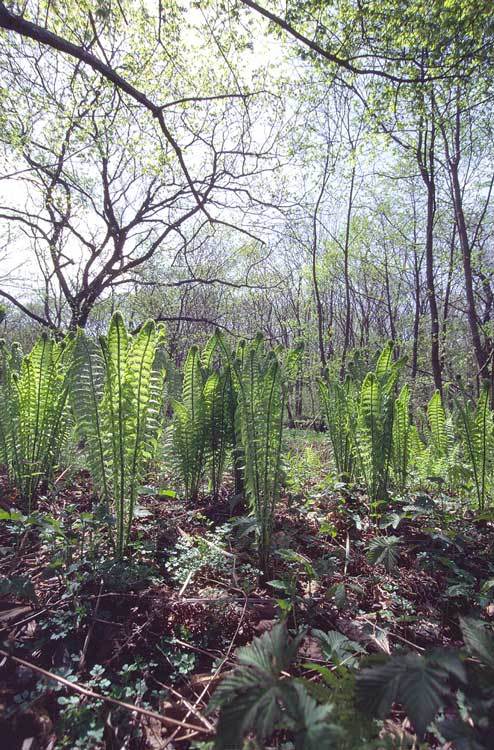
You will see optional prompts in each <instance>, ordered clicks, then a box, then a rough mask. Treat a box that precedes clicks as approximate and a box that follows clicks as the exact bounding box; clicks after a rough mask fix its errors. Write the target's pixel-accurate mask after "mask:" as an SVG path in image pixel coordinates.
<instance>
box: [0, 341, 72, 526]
mask: <svg viewBox="0 0 494 750" xmlns="http://www.w3.org/2000/svg"><path fill="white" fill-rule="evenodd" d="M72 347H73V339H72V338H71V337H68V338H67V339H65V340H64V341H62V342H60V343H57V342H55V341H53V340H52V339H50V338H49V337H48V336H47V335H43V336H42V337H41V338H40V339H39V340H38V341H37V342H36V343H35V345H34V346H33V348H32V350H31V352H30V353H29V354H27V355H26V356H25V357H23V356H22V353H21V350H20V348H19V346H18V345H17V344H13V345H12V346H11V347H10V349H9V347H7V345H6V344H5V342H4V341H2V342H0V462H2V463H4V464H5V465H6V466H7V470H8V472H9V477H10V480H11V482H12V483H13V485H14V486H15V487H16V489H17V490H18V492H19V494H20V497H21V500H22V503H23V505H24V507H25V508H26V509H27V510H28V511H30V510H31V509H32V508H33V506H34V503H35V499H36V495H37V493H38V491H39V490H40V488H41V487H42V486H43V485H44V484H45V483H46V482H47V481H49V480H50V479H51V478H52V477H53V474H54V470H55V468H56V466H57V463H58V460H59V458H60V453H61V450H62V448H63V446H64V444H65V440H66V437H67V431H68V425H69V414H68V409H67V393H68V369H69V363H70V356H71V350H72Z"/></svg>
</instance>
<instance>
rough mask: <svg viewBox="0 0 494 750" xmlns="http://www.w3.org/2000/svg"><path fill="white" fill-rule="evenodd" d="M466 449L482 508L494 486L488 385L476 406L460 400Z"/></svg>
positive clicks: (493, 417) (493, 426) (493, 431)
mask: <svg viewBox="0 0 494 750" xmlns="http://www.w3.org/2000/svg"><path fill="white" fill-rule="evenodd" d="M457 407H458V412H459V415H460V420H459V421H460V431H461V436H462V439H463V445H464V452H465V455H466V457H467V459H468V461H469V464H470V471H471V475H472V479H473V486H474V489H475V494H476V496H477V504H478V508H479V510H484V508H485V504H486V501H487V500H488V499H490V498H491V497H492V492H493V489H494V481H493V475H494V415H493V412H492V410H491V409H490V407H489V389H488V387H487V386H484V387H483V388H482V390H481V392H480V396H479V399H478V402H477V405H476V407H474V406H473V405H472V404H471V403H467V404H465V405H463V404H461V403H460V402H458V403H457Z"/></svg>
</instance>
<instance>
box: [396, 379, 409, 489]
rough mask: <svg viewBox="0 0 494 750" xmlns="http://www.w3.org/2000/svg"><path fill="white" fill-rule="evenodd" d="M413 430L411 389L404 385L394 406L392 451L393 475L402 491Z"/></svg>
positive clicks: (406, 475)
mask: <svg viewBox="0 0 494 750" xmlns="http://www.w3.org/2000/svg"><path fill="white" fill-rule="evenodd" d="M411 430H412V425H411V421H410V388H409V386H408V385H404V386H403V388H402V389H401V391H400V394H399V396H398V398H397V399H396V400H395V404H394V413H393V441H392V449H391V454H392V462H393V474H394V477H395V481H396V484H397V485H398V487H399V488H400V490H404V489H405V487H406V485H407V479H408V472H409V463H410V449H411V442H412V438H411Z"/></svg>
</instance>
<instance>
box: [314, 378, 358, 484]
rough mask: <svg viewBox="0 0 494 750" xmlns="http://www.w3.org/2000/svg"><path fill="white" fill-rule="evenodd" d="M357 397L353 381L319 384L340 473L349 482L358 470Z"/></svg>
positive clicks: (329, 380) (329, 381) (331, 380)
mask: <svg viewBox="0 0 494 750" xmlns="http://www.w3.org/2000/svg"><path fill="white" fill-rule="evenodd" d="M354 395H355V394H354V390H353V382H352V381H351V379H350V378H347V379H346V380H345V383H340V382H338V381H337V380H336V379H329V378H328V379H327V380H320V381H319V396H320V399H321V404H322V406H323V409H324V412H325V417H326V423H327V426H328V432H329V438H330V441H331V446H332V449H333V457H334V461H335V464H336V471H337V474H338V476H339V478H340V479H343V480H345V481H349V480H350V479H351V478H352V475H353V468H354V432H355V419H356V414H355V405H356V400H355V398H354Z"/></svg>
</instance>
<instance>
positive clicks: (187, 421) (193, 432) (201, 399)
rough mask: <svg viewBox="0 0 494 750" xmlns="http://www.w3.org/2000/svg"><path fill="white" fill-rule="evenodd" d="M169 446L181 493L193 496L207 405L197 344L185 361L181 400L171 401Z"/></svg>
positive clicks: (202, 457)
mask: <svg viewBox="0 0 494 750" xmlns="http://www.w3.org/2000/svg"><path fill="white" fill-rule="evenodd" d="M173 411H174V415H173V447H174V449H175V453H176V456H177V461H178V469H179V473H180V476H181V479H182V482H183V485H184V489H185V496H186V498H188V499H196V498H197V495H198V493H199V488H200V484H201V481H202V478H203V474H204V469H205V457H206V440H207V405H206V400H205V395H204V378H203V372H202V369H201V358H200V354H199V349H198V347H197V346H192V347H191V348H190V349H189V353H188V354H187V358H186V360H185V366H184V374H183V384H182V401H181V402H178V401H174V402H173Z"/></svg>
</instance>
